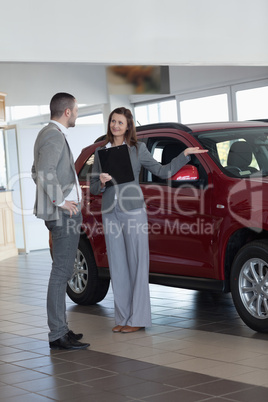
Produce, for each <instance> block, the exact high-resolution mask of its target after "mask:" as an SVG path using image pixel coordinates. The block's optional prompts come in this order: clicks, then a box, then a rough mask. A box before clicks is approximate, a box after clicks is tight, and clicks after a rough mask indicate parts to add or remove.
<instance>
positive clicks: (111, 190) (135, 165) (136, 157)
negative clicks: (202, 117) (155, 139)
mask: <svg viewBox="0 0 268 402" xmlns="http://www.w3.org/2000/svg"><path fill="white" fill-rule="evenodd" d="M101 148H103V147H98V148H97V149H96V151H95V159H94V164H93V168H92V174H91V178H90V192H91V193H92V194H94V195H97V194H100V193H101V192H103V195H102V213H107V212H110V211H111V210H112V209H113V208H114V205H115V203H116V199H115V198H117V201H118V203H119V206H120V208H121V209H122V210H123V211H129V210H132V209H137V208H142V207H144V206H145V203H144V197H143V193H142V190H141V188H140V185H139V174H140V170H141V166H144V167H145V168H146V169H148V170H149V171H150V172H151V173H153V174H154V175H155V176H158V177H160V178H161V179H167V178H169V177H171V176H172V175H173V174H175V173H176V172H177V171H178V170H180V169H181V168H182V166H184V165H185V164H186V163H187V162H189V160H190V157H189V156H185V155H184V153H183V152H182V153H181V154H179V155H178V156H176V157H175V158H174V159H172V161H171V162H170V163H168V164H167V165H161V163H159V162H157V161H156V160H155V159H154V158H153V156H152V155H151V153H150V152H149V151H148V149H147V147H146V145H145V143H143V142H138V144H137V148H136V147H135V146H132V147H129V154H130V161H131V164H132V169H133V173H134V178H135V180H133V181H132V182H128V183H122V184H119V185H116V186H110V187H106V188H105V189H104V190H102V189H101V182H100V178H99V176H100V173H102V172H101V166H100V160H99V156H98V150H99V149H101ZM103 173H108V172H103Z"/></svg>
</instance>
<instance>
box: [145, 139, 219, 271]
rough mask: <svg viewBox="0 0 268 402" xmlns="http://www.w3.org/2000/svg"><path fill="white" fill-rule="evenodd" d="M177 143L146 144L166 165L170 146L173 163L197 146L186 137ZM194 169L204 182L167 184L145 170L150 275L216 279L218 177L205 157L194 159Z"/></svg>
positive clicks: (169, 182)
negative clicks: (213, 203) (215, 196)
mask: <svg viewBox="0 0 268 402" xmlns="http://www.w3.org/2000/svg"><path fill="white" fill-rule="evenodd" d="M176 137H177V138H178V136H176ZM177 138H172V137H169V138H168V137H166V136H163V135H162V136H161V135H158V136H153V135H151V136H149V137H148V138H147V139H144V141H145V142H146V143H147V147H148V149H149V151H150V152H151V153H152V155H153V156H154V158H155V159H157V160H158V161H159V162H161V163H162V164H166V163H168V162H169V160H168V158H166V159H165V160H164V154H166V152H165V150H166V147H169V149H170V150H173V152H171V155H170V156H169V158H171V159H172V158H173V157H175V156H176V155H177V154H179V153H180V152H182V151H183V149H185V148H187V147H188V146H193V145H191V144H190V143H189V142H187V140H186V139H183V137H182V138H181V139H180V140H178V139H177ZM171 159H170V160H171ZM189 164H192V165H195V166H196V167H197V169H198V173H199V179H198V180H195V181H192V180H183V181H172V180H161V179H159V178H157V177H155V176H154V175H152V174H151V173H150V172H149V171H147V170H146V169H143V171H142V174H141V187H142V190H143V193H144V198H145V202H146V206H147V213H148V223H149V228H148V230H149V244H150V272H154V273H162V274H163V273H166V274H173V275H183V276H195V277H204V278H213V277H214V270H213V265H214V264H213V259H214V252H215V250H214V249H213V247H212V244H213V237H214V236H215V227H214V226H215V224H214V220H213V218H212V216H211V201H210V199H211V192H212V183H211V181H212V175H210V174H209V170H208V167H207V165H206V164H205V162H204V159H203V157H202V155H197V156H191V161H190V162H189Z"/></svg>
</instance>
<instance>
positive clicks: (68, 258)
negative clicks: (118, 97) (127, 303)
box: [32, 93, 89, 349]
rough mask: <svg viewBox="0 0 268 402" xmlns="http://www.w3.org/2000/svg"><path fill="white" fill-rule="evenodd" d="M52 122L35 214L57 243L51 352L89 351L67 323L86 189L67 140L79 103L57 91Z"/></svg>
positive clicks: (37, 173) (50, 301) (37, 159)
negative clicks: (68, 285) (68, 303)
mask: <svg viewBox="0 0 268 402" xmlns="http://www.w3.org/2000/svg"><path fill="white" fill-rule="evenodd" d="M50 114H51V120H50V122H49V124H48V125H47V126H46V127H44V128H43V129H42V130H41V131H40V132H39V134H38V136H37V139H36V142H35V146H34V163H33V167H32V178H33V180H34V182H35V183H36V202H35V206H34V214H35V215H36V216H37V217H38V218H41V219H43V220H44V221H45V225H46V227H47V228H48V230H49V231H50V235H51V238H52V245H53V262H52V269H51V274H50V278H49V284H48V293H47V315H48V326H49V329H50V332H49V334H48V338H49V346H50V348H51V349H85V348H87V347H88V346H89V344H88V343H82V342H79V339H81V338H82V337H83V334H75V333H74V332H73V331H70V330H69V328H68V324H67V321H66V287H67V282H68V280H69V279H70V278H71V276H72V273H73V268H74V261H75V256H76V251H77V246H78V241H79V235H80V226H81V222H82V216H81V204H80V201H81V189H80V186H79V183H78V179H77V175H76V172H75V167H74V161H73V156H72V153H71V151H70V148H69V145H68V143H67V140H66V134H67V129H68V128H69V127H74V126H75V121H76V118H77V116H78V106H77V102H76V99H75V98H74V97H73V96H72V95H70V94H68V93H57V94H56V95H54V96H53V98H52V99H51V102H50Z"/></svg>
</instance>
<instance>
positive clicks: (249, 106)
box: [236, 86, 268, 120]
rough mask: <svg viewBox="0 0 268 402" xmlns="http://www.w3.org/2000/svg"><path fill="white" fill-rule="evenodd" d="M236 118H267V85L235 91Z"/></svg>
mask: <svg viewBox="0 0 268 402" xmlns="http://www.w3.org/2000/svg"><path fill="white" fill-rule="evenodd" d="M236 105H237V118H238V120H254V119H264V118H266V119H267V115H268V114H267V105H268V86H267V87H261V88H253V89H246V90H243V91H237V92H236Z"/></svg>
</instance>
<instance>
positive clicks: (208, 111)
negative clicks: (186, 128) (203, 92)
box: [180, 94, 229, 124]
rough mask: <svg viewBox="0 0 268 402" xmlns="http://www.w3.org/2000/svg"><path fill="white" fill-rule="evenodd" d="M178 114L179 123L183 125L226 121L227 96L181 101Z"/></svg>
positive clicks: (227, 114)
mask: <svg viewBox="0 0 268 402" xmlns="http://www.w3.org/2000/svg"><path fill="white" fill-rule="evenodd" d="M180 112H181V122H182V123H183V124H193V123H209V122H214V121H228V120H229V112H228V97H227V94H220V95H214V96H205V97H202V98H196V99H189V100H184V101H181V102H180Z"/></svg>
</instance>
